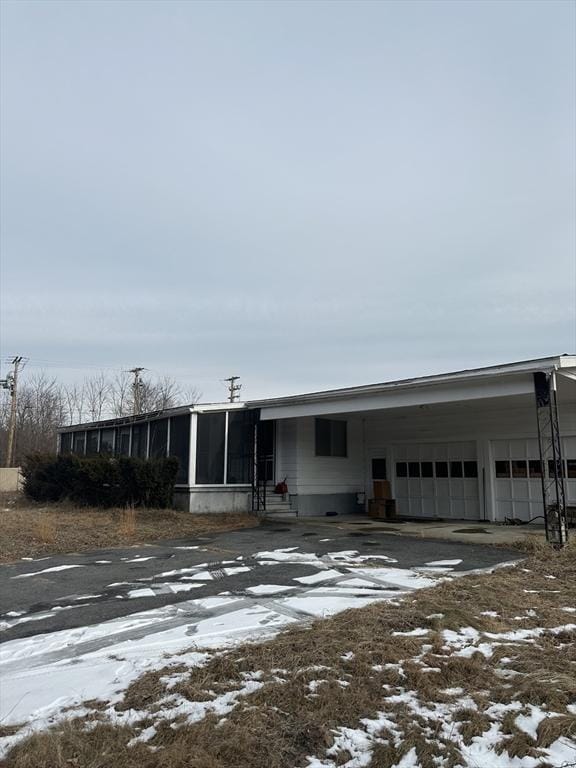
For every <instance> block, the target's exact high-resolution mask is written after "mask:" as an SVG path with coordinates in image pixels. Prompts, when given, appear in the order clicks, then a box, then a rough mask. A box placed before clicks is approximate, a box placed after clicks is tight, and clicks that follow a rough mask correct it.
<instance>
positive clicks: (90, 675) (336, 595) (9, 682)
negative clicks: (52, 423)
mask: <svg viewBox="0 0 576 768" xmlns="http://www.w3.org/2000/svg"><path fill="white" fill-rule="evenodd" d="M143 559H146V558H133V559H132V560H131V561H130V562H139V561H142V560H143ZM242 559H243V558H242V557H240V558H237V560H242ZM252 560H253V561H255V562H256V563H257V565H256V566H252V567H251V568H249V567H247V566H238V567H232V568H228V567H225V568H223V567H222V566H223V564H224V563H231V562H234V561H223V562H220V563H210V564H208V563H200V564H198V565H196V566H192V567H188V568H179V569H176V570H171V571H165V572H162V573H159V574H157V575H156V576H155V577H152V578H154V579H159V578H163V579H170V580H169V581H165V582H162V583H154V584H152V585H150V584H149V583H148V582H149V581H150V578H151V577H146V578H143V579H139V580H138V581H140V582H144V584H143V586H142V587H138V588H134V589H131V590H129V591H128V593H127V597H128V598H136V597H154V596H155V595H157V594H159V593H162V594H166V593H168V592H169V591H172V592H179V591H184V590H191V589H193V588H196V587H201V586H203V584H201V583H199V582H200V581H202V582H206V581H209V580H212V579H213V578H214V576H213V573H215V572H216V571H218V572H219V573H220V574H222V573H224V574H225V576H234V575H235V574H236V573H241V572H247V571H249V570H253V571H254V572H255V573H258V574H259V575H261V580H260V581H261V583H259V584H256V585H254V586H251V587H248V588H247V589H245V590H243V591H242V592H241V593H240V594H236V595H235V594H230V593H226V594H225V595H224V594H222V595H220V596H218V597H210V598H203V599H190V600H186V601H184V602H179V603H176V604H173V605H165V606H162V607H159V608H154V609H152V610H148V611H139V612H137V613H133V614H131V615H128V616H124V617H122V618H117V619H113V620H111V621H105V622H102V623H100V624H95V625H92V626H84V627H79V628H76V629H67V630H60V631H57V632H50V633H45V634H38V635H35V636H33V637H29V638H25V639H20V640H12V641H9V642H6V643H4V644H3V645H2V646H0V675H1V677H2V686H1V689H0V722H2V724H3V725H9V724H11V723H22V722H28V723H30V725H29V726H28V727H27V728H28V730H26V729H25V730H23V731H20V733H19V734H16V735H15V736H12V737H7V738H5V739H0V754H1V753H2V750H4V751H5V750H6V749H8V748H10V746H12V744H13V743H15V741H17V740H18V739H19V738H22V736H23V735H26V734H27V733H28V732H29V729H30V728H32V729H42V728H44V727H46V726H48V725H50V724H51V723H54V722H56V721H57V720H58V719H59V717H61V716H63V714H62V713H63V710H64V709H65V708H69V707H76V708H78V707H80V705H81V702H82V701H84V700H87V699H95V698H100V699H104V700H108V701H111V702H114V701H116V700H118V699H119V698H120V697H121V695H122V693H123V691H124V690H125V689H126V687H127V686H128V685H129V684H130V683H131V682H132V681H133V680H135V679H136V678H137V677H138V676H140V675H141V674H142V673H143V672H146V671H150V670H152V669H155V668H160V667H163V666H166V665H170V664H171V663H174V664H175V663H178V664H180V663H182V662H183V661H184V662H188V663H190V664H198V663H202V661H203V660H204V659H205V658H206V654H205V653H199V649H206V648H208V649H212V650H213V649H219V648H223V647H228V646H230V645H233V644H235V643H241V642H244V641H246V640H249V639H250V640H254V639H264V638H266V637H270V635H271V634H274V633H276V632H278V631H279V630H280V629H282V628H283V627H286V626H287V625H289V624H292V623H294V622H298V621H309V620H310V618H311V617H325V616H331V615H333V614H335V613H338V612H339V611H343V610H346V609H349V608H356V607H361V606H365V605H367V604H369V603H371V602H374V601H376V600H390V599H391V598H393V597H398V596H399V595H402V594H405V593H407V592H409V591H411V590H415V589H421V588H424V587H429V586H432V585H433V584H434V583H436V582H437V581H438V579H439V578H440V577H441V578H446V575H445V570H446V569H444V568H443V569H442V576H441V574H436V575H434V574H426V575H423V574H421V573H418V572H417V571H416V570H415V569H402V568H394V567H390V566H389V565H386V566H384V563H386V564H388V563H391V562H392V563H394V562H396V561H395V560H393V559H392V558H389V557H387V556H383V555H380V556H367V555H360V554H359V553H358V552H357V551H354V550H346V551H340V552H331V553H328V554H325V555H322V556H320V555H316V554H313V553H305V552H299V551H298V548H296V547H291V548H284V549H276V550H272V551H264V552H258V553H256V554H255V555H253V558H252ZM100 562H104V561H100ZM280 562H281V563H295V564H299V565H306V566H310V567H313V568H315V569H316V570H315V572H314V573H312V574H309V575H307V576H303V577H297V578H295V579H293V584H291V585H282V584H276V583H274V582H273V581H272V582H269V581H268V579H267V570H268V568H269V567H270V566H272V565H276V564H278V563H280ZM368 562H371V563H373V562H375V563H378V564H379V565H378V567H372V568H371V567H369V565H367V563H368ZM445 562H448V561H445ZM450 562H451V563H453V564H457V563H458V564H459V563H460V562H461V561H450ZM71 567H80V566H57V567H54V568H48V569H45V570H44V571H37V572H35V573H30V574H25V576H29V577H32V576H35V575H38V574H41V573H45V572H48V571H49V572H52V573H54V572H58V571H61V570H65V569H67V568H71ZM274 570H276V569H274ZM175 578H177V579H180V580H181V581H174V579H175ZM191 582H192V583H191ZM326 582H330V583H329V584H327V583H326ZM130 586H133V584H132V583H131V584H130ZM286 592H289V593H290V594H286ZM125 596H126V595H124V596H122V595H120V597H125ZM86 597H92V596H91V595H87V596H86ZM94 597H97V596H94ZM25 618H26V617H17V618H16V617H15V620H16V621H18V620H24V619H25ZM28 620H31V618H28ZM447 642H449V640H448V639H447ZM465 644H466V643H465V642H464V643H462V644H461V647H462V648H463V647H464V646H465ZM184 651H188V653H187V654H186V655H184V656H182V655H178V656H177V657H175V656H174V655H175V654H182V653H183V652H184ZM188 705H190V702H188ZM73 714H74V711H70V710H68V711H67V712H66V716H67V717H70V716H72V715H73ZM360 764H361V763H358V765H360Z"/></svg>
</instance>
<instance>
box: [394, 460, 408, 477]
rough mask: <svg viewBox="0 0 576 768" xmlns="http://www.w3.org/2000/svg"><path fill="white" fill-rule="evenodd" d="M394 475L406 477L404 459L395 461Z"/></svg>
mask: <svg viewBox="0 0 576 768" xmlns="http://www.w3.org/2000/svg"><path fill="white" fill-rule="evenodd" d="M396 477H408V464H406V462H405V461H397V462H396Z"/></svg>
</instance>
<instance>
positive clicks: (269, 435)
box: [258, 421, 275, 483]
mask: <svg viewBox="0 0 576 768" xmlns="http://www.w3.org/2000/svg"><path fill="white" fill-rule="evenodd" d="M274 428H275V423H274V422H273V421H259V422H258V477H259V479H260V480H261V481H266V483H273V482H274V443H275V439H274V438H275V429H274Z"/></svg>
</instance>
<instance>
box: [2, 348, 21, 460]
mask: <svg viewBox="0 0 576 768" xmlns="http://www.w3.org/2000/svg"><path fill="white" fill-rule="evenodd" d="M22 360H23V358H22V357H20V356H17V357H15V358H14V359H13V360H12V365H13V366H14V371H13V372H11V373H9V374H8V375H7V376H6V378H5V379H3V380H2V381H0V384H1V385H2V387H3V388H4V389H8V390H10V398H11V403H10V422H9V424H8V445H7V446H6V466H7V467H11V466H12V464H13V462H14V444H15V441H16V405H17V398H18V369H19V368H20V364H21V363H22Z"/></svg>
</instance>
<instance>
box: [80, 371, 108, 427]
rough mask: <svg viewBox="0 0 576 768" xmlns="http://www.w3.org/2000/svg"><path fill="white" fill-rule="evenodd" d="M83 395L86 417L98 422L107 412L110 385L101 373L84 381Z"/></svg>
mask: <svg viewBox="0 0 576 768" xmlns="http://www.w3.org/2000/svg"><path fill="white" fill-rule="evenodd" d="M84 393H85V399H86V408H87V411H88V417H89V419H90V420H91V421H100V420H101V419H102V418H103V416H104V414H105V413H106V411H107V410H108V406H109V401H110V394H111V385H110V382H109V381H107V380H106V376H105V375H104V374H103V373H99V374H98V375H97V376H92V377H91V378H87V379H84Z"/></svg>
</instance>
